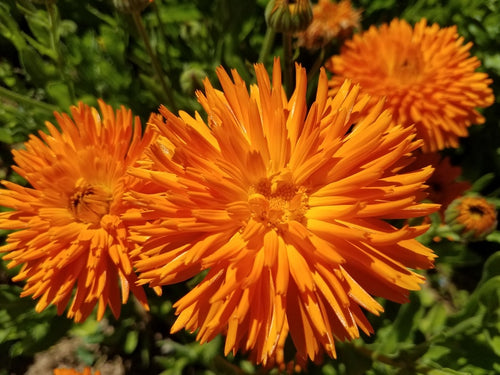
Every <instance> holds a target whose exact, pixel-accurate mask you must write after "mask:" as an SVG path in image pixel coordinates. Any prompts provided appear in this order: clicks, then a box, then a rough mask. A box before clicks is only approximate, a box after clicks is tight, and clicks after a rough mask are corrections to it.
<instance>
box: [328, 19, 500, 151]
mask: <svg viewBox="0 0 500 375" xmlns="http://www.w3.org/2000/svg"><path fill="white" fill-rule="evenodd" d="M471 47H472V43H467V44H463V38H462V37H459V36H458V34H457V28H456V27H455V26H453V27H447V28H443V29H440V28H439V26H438V25H437V24H433V25H432V26H427V22H426V20H425V19H424V20H422V21H420V22H418V23H417V24H416V25H415V27H414V28H412V27H411V26H410V25H409V24H408V23H407V22H406V21H403V20H393V21H392V22H391V23H390V24H384V25H382V26H381V27H380V28H379V29H377V28H375V27H374V26H372V27H370V29H369V30H368V31H366V32H364V33H363V34H361V35H355V36H354V38H353V39H352V40H350V41H347V42H346V43H345V45H344V47H343V49H342V51H341V53H340V55H338V56H333V57H332V58H331V59H330V60H329V61H328V62H327V65H326V66H327V68H328V69H330V70H331V71H332V72H333V73H335V76H333V77H332V79H331V80H330V94H331V95H333V94H335V93H336V92H337V91H338V90H339V88H340V87H341V85H342V82H343V81H344V79H346V78H349V79H352V80H353V81H354V82H356V83H359V84H360V85H361V86H362V88H363V90H364V91H365V92H367V93H368V94H370V95H372V96H373V97H374V98H373V103H375V102H376V101H377V97H382V96H384V97H387V107H388V108H390V109H391V111H392V112H393V115H394V121H395V123H396V124H402V125H405V126H408V125H411V124H415V125H416V130H417V134H418V137H420V138H421V139H423V140H424V146H423V150H424V151H436V150H441V149H444V148H446V147H458V145H459V137H466V136H467V135H468V131H467V128H468V127H469V126H470V125H471V124H481V123H483V122H484V117H483V116H482V115H481V114H480V113H479V112H477V110H476V108H478V107H479V108H484V107H488V106H490V105H491V104H492V103H493V101H494V96H493V91H492V90H491V88H490V87H489V86H488V85H489V84H490V83H491V82H492V81H491V79H489V78H488V76H487V75H486V74H485V73H479V72H476V71H475V70H476V68H478V67H479V66H480V65H481V63H480V61H479V60H478V59H477V58H476V57H473V56H472V57H471V56H470V53H469V50H470V48H471Z"/></svg>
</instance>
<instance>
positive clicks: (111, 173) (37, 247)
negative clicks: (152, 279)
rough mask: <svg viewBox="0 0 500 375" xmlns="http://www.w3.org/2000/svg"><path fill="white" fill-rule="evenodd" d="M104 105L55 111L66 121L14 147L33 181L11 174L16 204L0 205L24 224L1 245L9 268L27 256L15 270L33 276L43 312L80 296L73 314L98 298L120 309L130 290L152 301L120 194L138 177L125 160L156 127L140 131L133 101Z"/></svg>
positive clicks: (6, 195)
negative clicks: (139, 272) (142, 282)
mask: <svg viewBox="0 0 500 375" xmlns="http://www.w3.org/2000/svg"><path fill="white" fill-rule="evenodd" d="M99 106H100V109H101V114H99V112H98V111H97V109H95V108H92V107H89V106H87V105H85V104H83V103H80V104H79V105H78V107H72V108H71V114H72V117H73V118H71V117H70V116H69V115H67V114H57V113H56V114H55V116H56V119H57V122H58V124H59V126H60V129H61V130H58V129H57V128H56V127H55V126H54V125H52V124H51V123H47V130H48V133H44V132H40V133H39V137H36V136H31V137H30V139H29V140H28V141H27V142H26V143H25V149H23V150H14V151H13V155H14V160H15V163H16V165H14V166H13V167H12V168H13V169H14V171H15V172H17V173H18V174H19V175H21V176H22V177H24V178H25V179H26V181H27V182H28V183H29V184H30V185H31V186H30V187H24V186H20V185H18V184H15V183H12V182H9V181H3V182H2V183H3V185H4V186H5V187H6V189H1V190H0V205H1V206H4V207H8V208H10V209H12V210H11V211H8V212H3V213H1V214H0V228H2V229H12V230H16V231H15V232H13V233H11V234H9V236H8V238H7V244H6V245H4V246H3V247H1V248H0V252H3V253H7V254H6V255H5V256H4V257H3V259H4V260H9V261H10V263H9V265H8V266H9V267H10V268H12V267H15V266H18V265H22V267H21V269H20V271H19V273H18V275H17V276H15V277H14V278H13V280H14V281H22V280H25V281H26V283H25V285H24V289H23V292H22V294H21V296H23V297H24V296H32V297H33V298H38V299H39V300H38V303H37V305H36V310H37V311H41V310H43V309H45V308H46V307H47V306H49V304H54V305H56V306H57V310H58V313H60V314H61V313H62V312H63V311H64V309H65V307H66V306H67V304H68V302H69V301H70V299H72V301H71V303H70V305H69V309H68V312H67V315H68V317H71V318H74V320H75V321H77V322H80V321H83V320H85V319H86V318H87V317H88V315H89V314H90V313H91V312H92V310H93V308H94V307H95V305H96V304H97V303H98V304H99V308H98V311H97V317H98V319H101V318H102V316H103V314H104V311H105V309H106V306H109V307H110V308H111V310H112V312H113V314H114V315H115V316H118V315H119V313H120V308H121V304H122V303H125V302H126V301H127V299H128V295H129V291H132V293H133V294H134V295H135V296H136V297H137V298H138V300H139V301H140V302H141V303H142V304H143V305H144V306H145V307H146V306H147V303H146V296H145V293H144V291H143V289H142V287H139V286H137V285H136V280H137V277H136V274H135V273H134V271H133V269H132V259H131V256H130V254H129V251H130V250H131V248H132V247H133V245H132V244H131V243H130V242H129V240H128V229H127V227H126V226H125V224H124V223H123V222H122V220H121V219H120V215H121V214H122V213H123V212H124V211H125V210H126V208H127V205H126V204H125V203H124V201H122V195H123V194H124V193H125V192H126V191H127V190H128V189H130V188H132V187H133V186H135V184H137V183H140V182H139V181H138V180H137V179H136V178H134V177H131V176H129V175H127V173H126V171H127V168H128V167H130V166H132V165H134V163H135V162H136V160H137V159H138V158H139V157H140V155H141V153H142V152H143V150H144V148H145V147H146V146H147V145H148V144H149V143H150V141H151V139H152V137H153V132H151V131H147V132H145V133H144V136H143V137H141V133H142V130H141V124H140V121H139V119H138V118H135V119H133V118H132V113H131V111H130V110H127V109H125V108H123V107H122V108H121V109H119V110H117V111H116V113H115V112H114V111H113V109H112V108H111V107H110V106H108V105H106V104H105V103H104V102H102V101H100V102H99ZM120 290H121V298H120ZM73 291H74V294H73Z"/></svg>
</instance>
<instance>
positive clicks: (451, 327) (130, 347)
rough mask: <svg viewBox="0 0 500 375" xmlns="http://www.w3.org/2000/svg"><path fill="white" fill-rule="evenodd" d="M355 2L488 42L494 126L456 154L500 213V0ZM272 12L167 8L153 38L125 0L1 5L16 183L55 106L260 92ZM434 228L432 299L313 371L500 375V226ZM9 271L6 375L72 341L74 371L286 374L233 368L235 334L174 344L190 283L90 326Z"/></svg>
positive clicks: (417, 300)
mask: <svg viewBox="0 0 500 375" xmlns="http://www.w3.org/2000/svg"><path fill="white" fill-rule="evenodd" d="M352 3H353V4H354V5H355V6H356V7H358V8H362V9H363V21H362V24H363V28H365V29H366V28H367V27H369V26H370V25H378V24H380V23H382V22H387V21H390V20H391V19H392V18H394V17H401V18H404V19H407V20H408V21H410V22H412V23H414V22H417V21H418V20H420V19H421V18H422V17H425V18H427V19H428V20H429V22H437V23H438V24H440V25H441V26H451V25H457V28H458V31H459V33H460V34H461V35H462V36H463V37H464V40H465V41H467V42H468V41H471V42H473V44H474V46H473V48H472V50H471V51H472V53H473V54H474V55H476V56H477V57H478V58H479V59H480V60H481V62H482V67H481V69H482V70H483V71H485V72H487V73H488V75H489V76H490V77H492V79H493V84H492V87H493V89H494V91H495V93H496V95H497V100H496V104H495V105H493V106H492V107H490V108H488V109H486V110H484V111H483V114H484V116H485V118H486V123H485V124H483V125H481V126H475V127H472V128H471V129H470V136H469V137H468V138H465V139H464V140H463V142H462V143H461V147H460V148H459V149H457V150H454V151H450V152H448V155H449V156H450V157H451V158H452V160H453V163H454V164H456V165H460V166H461V167H462V170H463V177H464V178H465V179H467V180H469V181H471V182H472V183H473V187H472V189H471V191H474V192H478V193H479V192H480V193H481V194H483V195H485V196H487V197H488V198H490V199H491V201H492V202H495V204H497V207H500V198H499V193H500V189H499V188H498V187H499V186H500V120H499V119H500V106H499V105H498V102H499V97H498V93H499V82H500V50H499V48H498V41H499V40H500V2H499V1H495V0H447V1H438V0H413V1H407V2H403V1H396V0H358V1H354V0H353V1H352ZM266 5H267V1H266V0H259V1H248V0H246V1H235V0H213V1H207V0H194V1H180V0H156V1H155V2H154V3H153V4H151V5H150V6H149V7H148V8H146V10H145V11H144V12H143V13H142V15H141V19H142V22H143V25H144V27H145V30H146V33H147V35H148V37H149V41H148V42H146V41H145V40H144V39H143V37H142V36H141V33H140V31H139V28H138V27H137V24H136V22H135V20H134V18H133V17H132V16H131V15H127V14H120V13H118V12H117V11H116V10H115V9H114V8H113V6H112V2H111V1H105V0H92V1H87V2H75V1H71V0H58V1H57V2H50V1H47V2H43V1H38V2H35V1H30V0H4V1H2V2H0V156H1V163H0V172H1V176H0V177H2V178H5V179H10V180H14V179H16V178H17V180H16V182H19V177H18V176H16V175H15V174H13V173H12V171H11V169H10V165H12V158H11V154H10V151H11V149H13V148H16V147H20V143H22V142H24V141H25V140H26V139H27V137H28V136H29V135H30V134H33V133H36V131H38V130H40V129H42V128H43V125H44V122H45V121H54V117H53V115H52V112H53V111H62V112H66V111H67V110H68V108H69V106H70V105H72V104H76V103H77V102H78V101H83V102H85V103H89V104H92V105H95V104H96V103H97V99H98V98H103V99H104V100H105V101H106V102H107V103H109V104H111V105H112V106H114V107H118V106H120V105H125V106H127V107H129V108H131V109H132V110H133V112H134V113H135V114H137V115H139V116H140V117H141V119H142V120H143V122H145V121H146V120H147V118H148V116H149V114H150V113H151V112H154V111H156V110H157V108H158V106H159V105H160V104H166V103H167V102H168V101H171V102H172V103H171V108H170V109H171V110H173V111H177V110H181V109H182V110H184V111H186V112H188V113H193V112H194V111H195V110H199V109H200V106H199V104H198V103H197V102H196V98H195V91H196V90H198V89H202V88H203V79H204V78H205V77H208V78H209V79H210V80H211V82H212V83H214V84H215V82H216V80H215V77H216V76H215V68H216V67H217V66H220V65H222V66H224V67H226V68H230V69H236V70H238V72H239V73H240V75H241V76H242V77H243V78H244V79H245V80H246V82H248V83H249V84H250V83H251V82H253V80H254V77H253V73H252V69H251V66H252V64H254V63H255V62H257V60H258V59H259V56H260V54H261V49H262V47H263V44H264V42H265V40H266V24H265V20H264V9H265V7H266ZM270 40H271V41H273V43H271V51H270V53H269V54H267V55H266V54H264V63H266V66H268V67H269V66H270V64H271V62H272V58H273V56H274V55H280V54H282V52H283V51H282V47H281V44H280V42H281V40H280V37H279V36H276V37H275V38H274V39H272V38H271V39H270ZM148 43H149V44H150V46H151V49H152V51H153V56H152V55H151V54H150V53H149V51H148ZM336 48H338V46H333V47H332V49H336ZM295 57H297V60H298V61H299V62H300V63H302V64H303V65H304V66H305V67H306V68H311V67H313V66H314V60H315V59H316V58H317V57H318V56H313V55H308V54H307V53H305V52H304V51H300V52H297V53H296V55H295ZM320 57H321V56H320ZM322 57H328V56H322ZM155 59H157V61H158V63H159V65H158V66H155ZM158 69H160V72H159V71H158ZM159 74H160V75H161V77H162V78H163V79H164V84H165V87H163V86H162V84H161V83H160V79H159V78H160V77H159V76H158V75H159ZM313 81H314V80H313ZM431 220H432V222H431V229H430V230H429V231H428V232H427V233H426V234H425V235H423V236H421V238H420V240H421V242H423V243H424V244H426V245H428V246H431V247H432V248H433V249H434V250H435V252H436V254H437V255H438V256H439V258H438V259H437V261H436V269H435V270H434V271H430V272H428V273H427V274H426V276H427V280H428V282H427V283H426V284H425V285H424V286H423V289H422V290H421V291H419V292H413V293H411V294H410V300H409V303H407V304H405V305H401V306H400V305H397V304H395V303H392V302H388V301H380V302H381V303H382V304H383V306H384V308H385V310H386V311H385V313H383V314H381V316H380V317H375V316H370V317H369V319H370V321H371V323H372V325H373V327H374V330H375V333H374V334H373V335H372V336H370V337H366V336H363V337H362V338H361V339H359V340H355V341H354V342H351V343H338V344H337V353H338V359H336V360H330V359H326V360H325V362H324V363H321V364H311V365H309V367H308V368H307V371H308V373H309V374H312V375H316V374H322V375H357V374H359V375H361V374H367V375H379V374H380V375H382V374H384V375H385V374H398V375H399V374H401V375H403V374H428V375H447V374H449V375H452V374H455V375H465V374H473V375H483V374H484V375H490V374H495V373H500V359H499V358H500V232H499V231H498V230H497V231H495V232H493V233H491V234H490V235H489V236H488V237H487V238H486V239H485V240H483V241H480V242H474V243H472V242H467V241H464V240H462V239H461V238H460V237H459V236H458V235H456V234H455V233H453V231H451V229H450V228H449V227H447V226H446V225H441V220H440V218H439V216H438V215H437V214H436V215H434V216H433V217H432V218H431ZM1 234H2V235H3V236H5V233H4V232H2V233H1ZM436 237H437V238H440V239H441V241H440V242H435V238H436ZM4 263H5V262H2V263H1V265H2V267H1V268H0V375H4V374H5V375H7V374H21V373H24V371H25V370H26V369H27V367H28V366H29V365H30V364H31V362H33V357H34V355H35V354H44V353H46V352H45V351H46V350H47V349H48V348H50V347H51V346H52V345H54V344H55V343H57V342H58V341H60V340H61V338H63V337H65V338H78V339H79V340H82V343H81V345H80V346H79V347H78V349H77V350H76V351H75V353H73V356H74V358H72V360H73V361H76V362H78V363H80V364H85V365H92V366H93V365H96V364H102V363H103V362H106V361H107V360H109V359H112V358H120V359H121V361H122V362H123V368H124V371H125V372H126V373H130V374H163V375H181V374H205V375H212V374H264V373H270V374H278V373H279V371H278V370H277V369H273V370H270V371H267V370H264V369H262V368H260V367H259V366H255V365H253V364H251V363H250V362H249V361H248V360H246V358H245V356H244V355H240V354H237V355H236V356H231V355H230V356H228V357H227V358H226V357H225V356H224V353H223V339H222V338H221V337H218V338H216V339H215V340H213V341H211V342H209V343H207V344H203V345H200V344H198V343H197V342H196V340H195V335H191V334H188V333H185V332H181V333H176V334H171V333H170V331H169V329H170V327H171V325H172V322H173V321H174V320H175V315H174V310H173V307H172V305H173V303H174V302H175V301H176V300H177V299H178V298H179V297H180V296H181V295H182V292H183V291H184V289H183V288H187V286H185V285H183V286H173V287H168V288H167V287H166V288H164V293H163V296H162V297H158V296H155V295H150V296H148V297H149V301H150V307H151V309H150V311H144V309H143V308H141V307H139V306H137V305H136V302H135V301H134V300H133V299H132V300H131V301H129V303H128V304H127V305H125V306H124V307H123V311H122V314H121V316H120V319H118V320H115V319H114V318H113V317H112V316H111V315H110V314H109V313H107V314H106V316H105V319H104V320H103V321H102V322H96V321H95V319H93V318H90V319H88V320H87V321H86V322H85V323H83V324H75V323H73V322H72V321H71V320H69V319H66V318H65V317H64V316H57V315H56V313H55V311H54V309H52V308H49V309H47V310H45V311H43V312H41V313H36V312H35V308H34V306H35V303H34V302H33V301H32V300H31V299H29V298H20V297H19V294H20V291H21V287H22V285H21V283H13V282H12V281H10V279H11V276H12V275H13V271H12V270H11V271H8V270H6V269H5V267H4ZM103 375H106V373H105V372H103Z"/></svg>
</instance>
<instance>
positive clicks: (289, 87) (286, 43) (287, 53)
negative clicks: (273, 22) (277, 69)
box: [283, 33, 294, 97]
mask: <svg viewBox="0 0 500 375" xmlns="http://www.w3.org/2000/svg"><path fill="white" fill-rule="evenodd" d="M283 54H284V59H285V61H284V75H285V90H286V94H287V96H288V97H290V96H291V95H292V92H293V89H294V87H293V86H294V82H293V52H292V34H290V33H283Z"/></svg>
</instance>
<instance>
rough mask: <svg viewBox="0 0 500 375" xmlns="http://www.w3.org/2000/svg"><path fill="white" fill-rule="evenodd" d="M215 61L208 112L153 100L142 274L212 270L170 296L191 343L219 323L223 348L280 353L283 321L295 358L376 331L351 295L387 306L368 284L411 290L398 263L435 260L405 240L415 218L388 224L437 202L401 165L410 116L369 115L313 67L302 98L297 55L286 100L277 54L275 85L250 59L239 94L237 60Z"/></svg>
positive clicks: (140, 199) (388, 293)
mask: <svg viewBox="0 0 500 375" xmlns="http://www.w3.org/2000/svg"><path fill="white" fill-rule="evenodd" d="M217 73H218V76H219V80H220V83H221V86H222V90H223V91H218V90H215V89H214V88H213V87H212V85H211V84H210V83H209V82H208V81H206V82H205V94H201V93H199V94H198V99H199V101H200V103H201V105H202V106H203V108H204V109H205V111H206V112H207V114H208V124H207V123H205V122H204V121H203V119H202V117H201V116H200V115H198V114H197V115H196V116H195V117H190V116H189V115H187V114H186V113H182V112H181V113H180V116H179V117H177V116H175V115H174V114H172V113H171V112H169V111H168V110H167V109H166V108H165V107H162V108H161V109H160V112H161V113H162V115H163V116H164V117H165V122H163V121H160V120H159V118H155V119H154V120H153V123H154V125H155V126H156V128H157V129H158V130H159V132H160V133H161V135H162V136H163V137H164V138H159V140H158V142H157V143H156V144H153V145H151V151H150V152H149V156H150V157H151V159H152V162H153V163H152V169H153V170H152V171H151V170H148V169H144V168H142V169H141V168H138V169H134V170H132V172H131V173H132V174H133V175H135V176H136V177H140V178H144V179H146V180H148V181H149V182H155V183H157V184H159V186H161V187H162V190H163V192H162V193H161V194H160V193H157V194H145V193H141V192H140V191H138V192H137V193H135V194H133V197H132V198H133V200H134V201H135V202H136V203H137V204H138V205H139V206H140V207H143V208H144V210H143V211H141V212H139V213H140V214H142V215H143V217H144V218H147V219H148V220H149V221H152V223H148V224H146V225H144V226H138V227H134V230H137V231H138V238H140V237H141V236H142V237H143V238H144V240H145V241H144V243H143V248H142V249H141V255H142V257H144V259H141V260H139V261H138V262H137V263H136V265H137V268H138V271H140V272H141V273H140V280H141V281H142V282H147V283H150V285H152V286H160V285H165V284H168V283H172V282H175V281H178V280H179V279H181V278H186V277H189V276H191V275H192V274H193V271H196V270H198V269H208V274H207V275H206V276H205V277H204V279H203V281H201V282H200V283H199V284H198V285H197V286H196V287H195V288H194V289H193V290H192V291H190V292H189V293H187V295H185V296H184V297H183V298H181V299H180V300H179V301H178V302H177V303H176V304H175V305H174V306H175V307H176V312H177V314H178V315H179V317H178V318H177V321H176V322H175V324H174V326H173V327H172V331H173V332H176V331H178V330H180V329H181V328H186V329H188V330H189V331H192V332H194V331H197V338H198V340H199V341H200V342H206V341H209V340H211V339H213V338H214V337H215V336H216V335H218V334H220V333H223V334H225V335H226V343H225V353H226V354H227V353H229V352H233V353H236V351H238V350H242V351H250V352H251V355H252V358H253V359H254V361H256V362H257V363H263V364H273V363H277V364H283V362H284V352H283V347H284V344H285V340H286V338H287V336H288V335H289V334H290V336H291V339H292V340H293V343H294V345H295V347H296V349H297V359H298V360H299V362H305V361H306V359H307V358H310V359H311V360H318V359H320V354H321V353H322V352H323V351H325V352H326V353H328V354H329V355H330V356H335V355H336V353H335V344H334V340H335V339H337V340H345V339H352V338H356V337H358V336H359V330H362V331H364V332H365V333H370V332H372V328H371V326H370V323H369V322H368V320H367V319H366V318H365V316H364V314H363V313H362V310H361V308H364V309H366V310H368V311H370V312H371V313H374V314H378V313H380V312H381V311H382V310H383V308H382V307H381V305H380V304H379V303H378V302H377V301H376V300H375V299H374V298H373V297H371V295H375V296H381V297H385V298H388V299H391V300H394V301H397V302H404V301H407V295H408V290H416V289H419V285H420V284H421V283H422V282H423V281H424V277H423V276H422V275H419V274H417V273H415V272H413V271H410V270H409V269H408V267H411V268H430V267H432V265H433V258H434V256H433V254H432V251H431V250H430V249H428V248H426V247H424V246H422V245H421V244H420V243H418V242H417V241H416V240H414V238H415V237H416V236H417V235H419V234H422V233H423V232H425V231H426V229H427V227H426V226H413V227H412V226H408V225H405V226H402V227H401V228H397V227H395V226H393V225H391V224H389V223H388V222H387V221H386V219H396V218H410V217H416V216H422V215H426V214H428V213H430V212H432V211H434V210H435V209H436V208H437V206H435V205H433V204H421V203H419V202H418V201H419V199H421V198H422V197H423V196H424V195H423V194H422V191H423V189H424V188H425V185H424V183H425V180H426V179H427V178H428V177H429V176H430V174H431V173H432V169H430V168H423V169H421V170H418V171H414V172H412V173H405V174H398V173H397V172H396V171H397V170H398V169H400V168H401V166H402V165H404V163H405V162H406V158H407V157H408V156H409V155H410V153H411V152H412V151H414V150H415V149H416V148H418V147H419V145H420V144H421V142H419V141H414V140H413V137H414V135H413V129H412V128H411V127H408V128H402V127H394V128H393V129H392V130H391V132H388V130H389V128H390V123H391V117H390V114H389V113H388V112H382V103H380V104H379V105H377V106H376V107H374V108H372V109H371V110H370V111H368V112H365V108H364V106H365V104H366V103H367V100H366V98H360V97H359V96H358V93H359V87H357V86H352V85H351V84H350V83H349V82H346V83H345V84H344V85H343V86H342V87H341V89H340V90H339V93H338V94H337V95H336V96H335V97H334V98H327V78H326V73H325V72H324V71H323V72H322V74H321V77H320V81H319V83H318V89H317V96H316V101H315V102H314V103H313V104H312V106H311V108H310V110H309V111H308V109H307V106H306V98H305V94H306V89H307V82H306V72H305V69H303V68H300V67H297V69H296V81H297V88H296V90H295V92H294V93H293V95H292V97H291V99H290V100H288V99H287V98H286V97H285V95H284V90H283V88H282V85H281V71H280V68H279V62H278V61H277V60H276V61H275V65H274V70H273V75H272V77H273V78H272V83H271V82H270V79H269V77H268V75H267V73H266V71H265V68H264V66H263V65H257V66H256V67H255V73H256V76H257V85H252V86H251V87H250V91H248V89H247V87H246V85H245V83H244V82H243V80H242V79H241V78H240V76H239V75H238V74H237V73H236V72H235V71H233V72H232V80H231V78H230V77H229V75H228V74H227V73H226V72H225V71H224V70H223V69H218V71H217ZM360 117H364V119H363V120H361V121H359V122H357V123H356V119H359V118H360ZM207 125H208V126H207ZM353 126H354V127H353ZM127 216H128V215H127Z"/></svg>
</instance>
